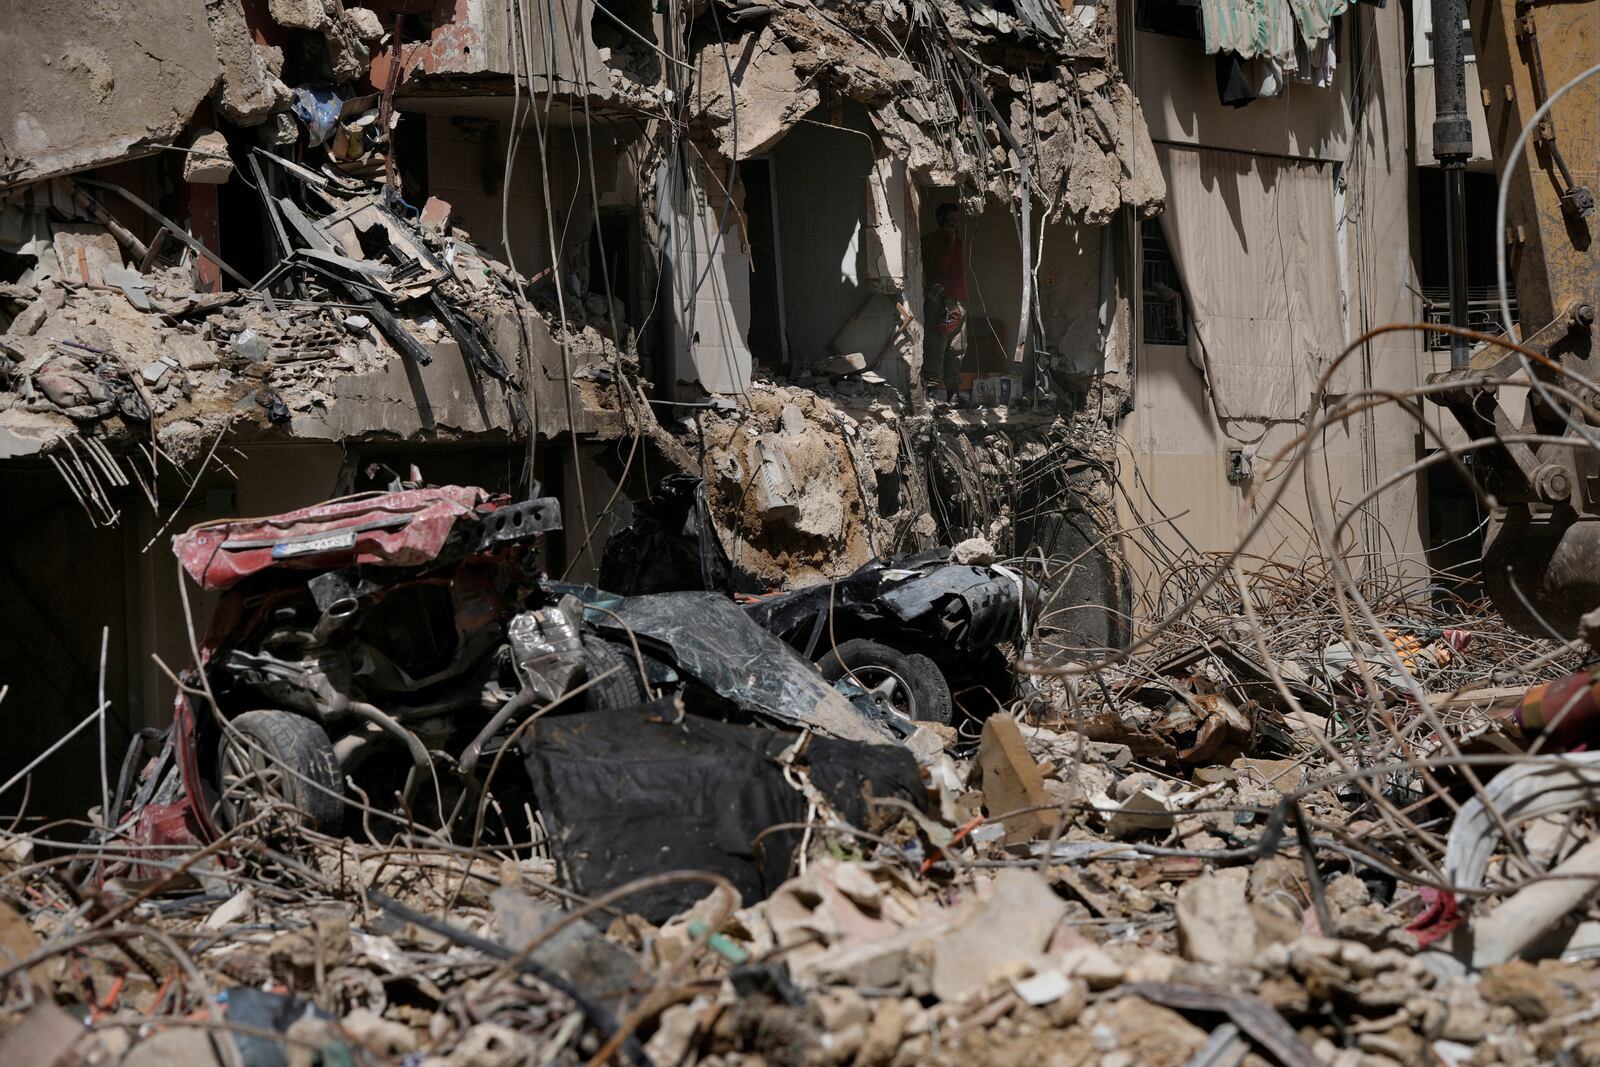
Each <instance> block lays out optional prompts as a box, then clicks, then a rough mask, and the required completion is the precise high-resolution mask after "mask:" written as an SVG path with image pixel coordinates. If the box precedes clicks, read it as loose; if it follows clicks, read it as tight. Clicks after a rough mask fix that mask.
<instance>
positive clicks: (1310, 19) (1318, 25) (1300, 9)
mask: <svg viewBox="0 0 1600 1067" xmlns="http://www.w3.org/2000/svg"><path fill="white" fill-rule="evenodd" d="M1349 7H1350V0H1289V10H1291V11H1293V12H1294V21H1295V23H1296V25H1298V26H1299V27H1300V36H1302V37H1304V38H1305V39H1306V43H1307V44H1311V43H1314V42H1316V41H1321V40H1325V39H1326V38H1327V37H1328V36H1329V30H1330V29H1332V27H1333V20H1334V18H1335V17H1336V16H1338V15H1342V14H1344V12H1345V10H1346V9H1348V8H1349Z"/></svg>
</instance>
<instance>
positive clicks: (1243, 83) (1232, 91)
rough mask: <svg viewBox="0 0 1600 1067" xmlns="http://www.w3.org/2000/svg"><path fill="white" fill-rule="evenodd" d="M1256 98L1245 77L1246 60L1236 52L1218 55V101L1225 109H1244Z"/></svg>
mask: <svg viewBox="0 0 1600 1067" xmlns="http://www.w3.org/2000/svg"><path fill="white" fill-rule="evenodd" d="M1255 98H1256V91H1255V88H1254V87H1253V86H1252V85H1251V84H1250V79H1249V78H1248V77H1246V76H1245V72H1244V60H1242V59H1240V58H1239V56H1238V53H1236V52H1218V53H1217V99H1218V100H1220V101H1221V102H1222V106H1223V107H1244V106H1246V105H1247V104H1249V103H1250V101H1252V100H1254V99H1255Z"/></svg>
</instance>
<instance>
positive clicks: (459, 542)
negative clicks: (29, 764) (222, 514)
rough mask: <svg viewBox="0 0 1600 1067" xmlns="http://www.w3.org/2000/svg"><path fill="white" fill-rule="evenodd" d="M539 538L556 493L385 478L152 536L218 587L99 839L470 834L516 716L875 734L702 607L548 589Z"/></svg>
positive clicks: (500, 791)
mask: <svg viewBox="0 0 1600 1067" xmlns="http://www.w3.org/2000/svg"><path fill="white" fill-rule="evenodd" d="M560 523H561V511H560V505H559V502H558V501H557V500H555V499H554V498H552V497H541V496H538V495H537V493H535V495H534V496H533V497H532V498H530V499H528V500H524V501H521V502H513V501H512V500H511V499H510V498H508V497H505V496H496V495H491V494H489V493H487V492H486V491H484V490H482V489H478V488H472V487H463V486H439V487H422V486H420V485H416V484H397V485H396V486H395V487H393V488H392V489H391V491H389V492H384V493H366V494H360V495H356V496H351V497H345V498H341V499H337V500H332V501H328V502H325V503H322V504H318V505H315V506H313V507H309V508H303V509H300V510H297V511H291V512H288V513H285V514H282V515H277V516H273V517H270V518H258V519H230V520H221V521H216V522H210V523H204V524H201V525H199V526H196V527H194V528H192V529H190V530H189V531H187V532H186V533H184V534H181V535H179V536H177V537H175V538H174V539H173V550H174V552H175V553H176V554H177V556H178V559H179V561H180V563H181V565H182V568H183V571H184V572H185V574H186V575H187V576H188V577H189V578H190V579H192V580H193V582H194V583H195V584H196V585H198V586H199V587H200V588H201V589H202V590H206V591H210V592H215V593H218V594H220V596H219V599H218V601H217V604H216V607H215V609H214V611H213V613H212V616H211V620H210V624H209V626H208V628H207V631H206V634H205V636H204V638H203V640H202V641H201V643H200V645H199V649H198V653H199V665H198V669H195V670H191V671H190V672H188V674H187V676H186V678H185V684H184V685H183V686H182V687H181V688H180V691H179V694H178V697H177V701H176V707H175V715H174V725H173V727H172V729H171V731H170V733H169V735H168V743H167V744H166V746H165V747H164V748H163V749H161V750H160V751H159V752H158V754H157V755H156V756H155V757H154V758H153V759H152V760H151V761H150V763H148V764H147V765H146V766H145V767H144V768H143V770H142V772H141V773H140V774H139V778H138V782H137V785H135V783H134V782H133V781H132V777H133V769H134V768H133V765H132V762H131V761H132V760H133V758H134V756H135V755H136V754H137V753H138V752H139V751H140V749H139V748H138V747H137V746H136V748H135V749H134V751H133V753H130V763H129V764H128V765H127V766H125V768H124V773H123V775H122V779H121V782H120V784H119V788H118V790H117V793H116V799H115V803H114V805H113V808H112V813H113V824H115V823H116V821H117V820H116V819H115V816H117V815H121V816H122V818H121V820H120V821H121V824H122V825H121V829H122V832H125V833H127V834H129V835H130V836H131V837H132V838H133V839H134V840H135V841H139V842H143V843H146V844H148V845H150V846H152V848H155V849H159V848H161V847H168V846H173V845H185V844H203V843H205V842H208V841H214V840H216V839H217V838H218V837H219V836H220V835H221V834H222V833H223V832H224V831H226V830H228V829H230V828H234V827H238V826H241V825H242V824H245V823H247V822H250V821H251V820H252V819H254V818H256V817H257V815H258V814H261V813H262V812H264V811H267V810H274V811H279V810H284V809H285V808H286V809H287V810H290V811H293V812H296V813H298V822H299V824H300V825H303V826H305V827H308V828H310V829H312V830H316V831H320V832H323V833H332V834H340V833H343V834H355V833H360V832H371V831H372V830H373V829H378V830H380V832H381V831H387V832H388V833H390V834H392V833H394V832H397V831H398V830H400V829H402V828H405V827H406V826H417V825H420V826H436V827H442V828H444V829H446V830H447V831H451V832H454V833H464V832H465V831H467V830H468V829H470V830H471V831H472V836H473V837H474V838H476V837H477V835H478V834H479V833H480V832H481V831H482V829H483V825H482V821H483V810H484V804H483V803H482V801H483V799H484V795H485V792H486V790H487V788H488V782H487V780H486V779H487V775H486V769H487V770H488V771H489V772H490V773H493V774H496V775H497V776H496V777H495V778H494V783H493V792H494V799H495V800H496V801H497V803H496V805H495V807H496V809H497V810H499V811H502V812H505V811H509V812H513V813H515V812H517V811H521V810H523V807H524V804H525V803H528V802H531V801H532V800H533V796H532V791H531V783H530V782H529V780H528V778H527V777H526V775H525V774H522V773H521V770H522V768H521V763H522V761H521V760H520V759H512V760H510V761H509V764H508V767H509V769H508V768H500V769H498V770H495V766H496V764H498V763H499V762H502V760H501V759H500V754H501V753H502V752H503V751H504V750H506V749H507V747H508V746H512V745H513V742H514V741H515V739H516V737H517V735H518V731H519V728H521V727H522V726H523V725H524V724H525V723H527V721H528V720H529V719H530V718H532V717H534V714H535V713H536V712H540V711H542V710H544V709H550V710H552V711H555V712H557V713H558V714H574V713H594V712H597V711H601V710H611V709H632V708H640V707H643V706H645V705H646V704H647V703H649V701H650V700H651V698H652V696H656V697H660V696H667V697H669V698H671V699H674V700H676V702H677V703H676V706H677V707H678V708H679V709H680V710H679V715H680V716H681V714H683V710H684V709H687V710H689V711H693V712H698V713H702V714H706V715H710V716H712V717H726V716H727V713H730V712H732V713H734V715H733V717H736V718H740V719H742V720H744V721H752V720H753V721H754V722H756V723H757V724H764V725H765V727H766V728H768V729H772V728H778V729H787V730H796V729H805V730H811V731H815V732H818V733H820V734H821V735H822V736H825V737H829V738H832V739H836V740H839V741H843V742H857V743H865V744H889V743H892V742H893V741H894V740H895V739H896V737H897V736H898V735H897V733H896V732H895V731H894V730H893V729H890V728H889V726H888V725H887V723H886V721H884V719H883V718H882V717H880V716H878V715H876V714H875V713H874V712H875V709H874V708H873V707H872V706H871V705H870V703H869V704H867V706H866V707H863V706H862V702H860V701H855V702H852V700H851V699H850V698H849V697H848V696H847V695H845V694H843V693H841V692H839V691H838V690H836V689H835V688H834V687H833V686H831V685H830V684H829V683H828V682H827V681H826V680H825V679H824V678H823V677H822V676H821V675H820V674H818V672H817V671H816V670H815V669H814V667H813V666H812V665H811V664H810V662H809V661H807V660H806V659H804V658H802V657H801V656H800V655H799V654H797V653H796V652H795V651H794V650H793V649H792V648H790V647H789V646H788V645H786V644H784V643H783V642H782V641H780V640H778V639H777V638H776V637H774V636H773V635H772V634H770V633H768V632H767V631H766V630H764V629H762V628H761V627H760V626H758V625H756V623H755V622H754V621H752V620H751V619H750V618H748V617H747V616H746V615H745V614H744V613H743V612H741V611H740V610H739V608H738V607H737V606H735V605H734V604H733V603H732V602H731V601H729V600H727V599H726V598H725V597H722V596H721V595H720V594H704V593H701V594H693V593H690V594H682V593H672V594H663V595H660V596H647V597H637V598H632V599H631V600H628V601H626V602H624V601H622V600H621V599H618V598H612V599H613V603H612V606H611V607H610V608H607V609H604V610H601V609H598V608H595V607H593V606H591V605H588V604H585V603H584V602H583V601H582V600H580V599H579V598H578V597H577V596H574V595H572V589H571V587H565V586H561V585H559V584H558V583H552V582H549V581H547V580H546V578H545V577H544V576H543V575H542V574H541V573H540V572H539V570H538V567H537V565H536V564H537V557H536V553H535V543H536V541H537V540H538V538H539V537H540V536H541V535H542V534H544V533H547V532H549V531H551V530H555V529H559V528H560ZM647 685H648V686H649V688H648V689H647ZM651 690H655V693H652V692H651ZM658 702H659V701H658ZM536 733H537V732H536V731H529V732H528V734H527V736H526V737H524V738H523V741H524V742H525V744H524V745H523V746H521V747H519V748H517V749H516V750H517V751H518V752H521V751H523V750H524V749H527V748H530V747H532V742H533V738H534V736H535V735H536ZM513 747H515V746H513ZM780 747H781V746H780ZM347 780H348V781H349V782H350V783H352V784H351V787H350V788H349V789H347V788H346V784H345V783H346V782H347ZM130 791H131V792H132V796H131V797H130V796H129V793H130ZM355 798H360V800H361V802H360V803H353V802H352V801H353V799H355ZM396 798H398V805H396V803H395V800H396ZM374 822H377V823H380V824H386V825H382V826H374V825H372V824H373V823H374ZM504 829H505V830H506V831H508V832H509V831H511V830H513V829H515V828H513V827H511V826H507V827H505V828H504ZM524 839H525V838H524Z"/></svg>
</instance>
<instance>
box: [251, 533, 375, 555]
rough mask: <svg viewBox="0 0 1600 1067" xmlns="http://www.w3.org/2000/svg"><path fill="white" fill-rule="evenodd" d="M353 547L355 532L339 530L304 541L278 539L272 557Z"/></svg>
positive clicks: (316, 553)
mask: <svg viewBox="0 0 1600 1067" xmlns="http://www.w3.org/2000/svg"><path fill="white" fill-rule="evenodd" d="M354 547H356V532H355V531H354V530H340V531H339V532H338V533H331V534H323V535H322V536H321V537H313V538H311V539H310V540H306V541H279V542H278V543H277V544H275V545H273V546H272V558H273V559H288V558H290V557H293V556H316V555H320V554H322V553H323V552H338V551H340V550H341V549H346V548H354Z"/></svg>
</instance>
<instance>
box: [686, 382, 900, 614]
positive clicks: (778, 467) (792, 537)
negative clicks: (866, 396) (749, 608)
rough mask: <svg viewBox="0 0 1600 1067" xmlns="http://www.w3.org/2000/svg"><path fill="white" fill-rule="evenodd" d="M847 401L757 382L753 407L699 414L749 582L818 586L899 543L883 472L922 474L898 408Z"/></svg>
mask: <svg viewBox="0 0 1600 1067" xmlns="http://www.w3.org/2000/svg"><path fill="white" fill-rule="evenodd" d="M843 399H844V398H839V397H835V398H824V397H821V396H818V395H817V394H816V393H815V392H813V391H811V390H808V389H804V388H800V387H795V386H776V387H774V386H770V385H763V384H757V385H755V386H752V387H751V389H750V390H749V392H748V393H746V394H745V400H746V402H747V406H746V407H744V408H742V409H740V410H738V411H735V412H729V413H727V414H722V413H719V412H717V411H716V410H715V409H713V410H710V411H707V412H706V413H704V414H702V415H701V416H700V425H701V428H702V432H703V434H704V438H705V456H704V460H703V462H704V469H703V477H704V478H705V484H706V500H707V504H708V506H709V507H710V510H711V514H712V518H713V520H714V522H715V523H716V525H717V527H718V534H719V536H720V537H721V540H722V549H723V552H724V553H725V554H726V555H727V558H728V559H729V560H731V561H732V562H733V566H734V570H735V573H736V575H737V576H738V581H739V582H740V587H741V588H742V589H745V590H746V591H762V590H767V589H778V588H800V587H804V586H808V585H814V584H816V583H818V582H821V581H826V580H827V579H829V578H839V577H843V576H844V575H846V574H849V573H850V572H852V571H854V570H856V569H857V568H858V567H860V566H862V565H863V564H865V563H867V562H868V561H869V560H872V559H874V558H878V557H881V556H883V555H885V554H892V552H893V551H895V549H894V547H893V545H894V540H895V538H894V534H893V532H892V529H891V524H889V523H887V522H886V521H885V520H888V519H890V518H891V516H888V515H883V514H881V512H880V507H879V496H880V494H879V485H880V479H892V478H895V477H898V476H901V475H904V476H905V477H919V475H918V473H917V472H916V470H915V468H914V467H913V466H912V465H911V464H909V463H907V462H906V461H905V457H904V456H903V453H902V448H901V442H900V435H899V432H898V426H899V424H900V423H899V416H898V415H897V414H896V413H895V412H894V411H893V410H892V409H891V408H889V407H888V406H887V405H880V404H871V403H857V404H853V405H851V410H850V411H848V412H847V411H846V410H845V408H844V407H843V406H842V405H841V404H840V403H838V402H837V401H842V400H843ZM913 517H914V516H913ZM901 518H904V516H901ZM930 532H931V531H930ZM912 544H913V545H915V544H916V542H915V540H913V541H912ZM901 550H904V549H903V547H902V549H901Z"/></svg>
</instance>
